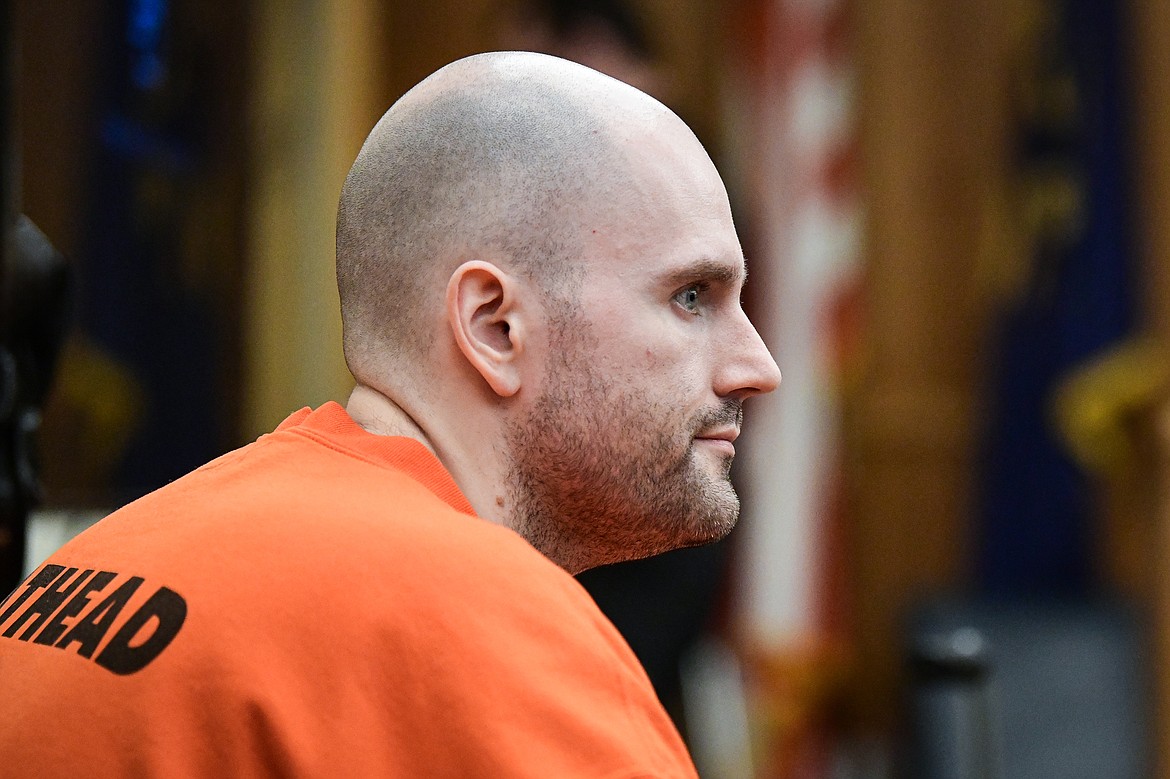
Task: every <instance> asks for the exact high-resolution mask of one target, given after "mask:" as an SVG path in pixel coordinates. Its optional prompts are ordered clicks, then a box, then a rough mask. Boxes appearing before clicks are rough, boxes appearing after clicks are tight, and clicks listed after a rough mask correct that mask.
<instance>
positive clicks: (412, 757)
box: [0, 403, 695, 779]
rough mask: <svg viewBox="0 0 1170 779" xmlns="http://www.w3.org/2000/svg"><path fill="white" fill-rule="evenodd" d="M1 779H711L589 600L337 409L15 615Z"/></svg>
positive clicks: (2, 706) (128, 523) (0, 644)
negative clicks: (698, 770) (700, 778)
mask: <svg viewBox="0 0 1170 779" xmlns="http://www.w3.org/2000/svg"><path fill="white" fill-rule="evenodd" d="M0 775H2V776H39V777H57V776H61V777H64V776H96V777H124V776H156V777H210V776H216V777H218V776H241V777H247V776H298V777H300V776H304V777H332V776H362V777H410V778H411V779H417V778H418V777H540V778H541V779H547V778H548V777H558V778H560V777H605V778H607V779H619V778H621V777H693V776H695V772H694V768H693V766H692V764H691V762H690V759H689V757H688V756H687V753H686V750H685V748H684V746H683V744H682V742H681V740H680V738H679V736H678V734H677V732H676V731H675V730H674V727H673V725H672V724H671V722H670V720H669V719H668V717H667V716H666V714H665V712H664V711H663V709H662V707H661V705H660V704H659V703H658V700H657V698H656V697H655V695H654V691H653V689H652V688H651V686H650V684H649V682H648V680H647V678H646V675H645V673H644V672H643V671H642V669H641V667H640V666H639V665H638V662H637V660H636V659H635V658H634V656H633V654H632V653H631V652H630V650H629V648H628V647H627V646H626V644H625V643H624V641H623V640H622V638H621V637H620V636H619V635H618V633H617V632H616V630H615V629H614V628H613V626H612V625H610V624H609V622H608V621H607V620H606V618H605V617H604V616H603V615H602V614H601V613H600V611H598V609H597V608H596V606H594V604H593V602H592V601H591V600H590V598H589V596H588V595H587V594H586V593H585V591H584V590H583V589H582V588H581V587H580V586H579V585H578V584H577V582H576V581H575V580H574V579H573V578H572V577H571V576H569V575H568V574H566V573H565V572H564V571H562V570H561V569H560V568H558V567H557V566H555V565H554V564H553V563H551V562H549V561H548V560H547V559H546V558H544V557H543V556H542V555H541V554H540V553H538V552H537V551H536V550H535V549H533V548H532V547H531V546H530V545H529V544H528V543H527V542H526V541H524V539H522V538H521V537H520V536H519V535H517V534H516V533H514V532H512V531H511V530H508V529H506V528H503V527H500V526H497V525H495V524H492V523H490V522H487V521H485V520H483V519H480V518H477V517H476V516H475V515H474V513H473V512H472V509H471V506H470V505H469V504H468V502H467V500H466V498H464V496H463V495H462V494H461V493H460V492H459V489H458V488H457V487H456V485H455V483H454V481H453V480H452V479H451V477H450V475H449V474H448V473H447V472H446V471H445V470H444V469H443V467H442V466H441V465H440V463H439V461H438V460H437V459H436V458H435V457H434V455H433V454H431V453H430V452H429V451H428V450H427V449H426V448H425V447H424V446H423V445H422V444H420V443H418V442H417V441H414V440H411V439H406V438H392V437H382V436H375V435H372V434H369V433H367V432H365V431H364V430H362V429H361V428H360V427H359V426H358V425H357V424H355V423H354V422H353V420H351V419H350V417H349V416H348V415H347V414H346V412H345V410H344V409H342V408H341V407H340V406H339V405H337V404H335V403H330V404H327V405H325V406H323V407H321V408H319V409H317V410H316V411H310V410H309V409H303V410H301V411H299V412H297V413H295V414H293V415H292V416H291V417H289V418H288V419H287V420H285V422H284V423H283V424H281V426H280V427H279V428H277V430H276V431H275V432H273V433H271V434H269V435H266V436H263V437H261V438H260V439H259V440H258V441H256V442H255V443H253V444H250V445H248V446H245V447H243V448H242V449H239V450H236V451H234V452H231V453H229V454H227V455H224V456H223V457H221V458H219V459H218V460H215V461H213V462H211V463H209V464H208V465H206V466H204V467H202V468H200V469H198V470H196V471H194V472H192V473H191V474H188V475H187V476H185V477H183V478H181V479H179V480H177V481H175V482H173V483H171V484H169V485H167V486H166V487H163V488H162V489H160V490H158V491H156V492H154V493H152V494H150V495H147V496H146V497H144V498H142V499H140V500H138V501H135V502H134V503H131V504H130V505H128V506H126V507H125V508H123V509H121V510H119V511H117V512H115V513H114V514H111V515H110V516H109V517H107V518H105V519H104V520H102V521H101V522H99V523H98V524H96V525H95V526H93V527H92V528H90V529H89V530H87V531H86V532H84V533H82V534H81V535H79V536H78V537H77V538H75V539H74V540H73V541H71V542H70V543H68V544H67V545H66V546H65V547H64V548H62V549H61V550H59V551H58V552H57V553H56V554H54V555H53V556H52V557H51V558H50V559H49V560H48V561H46V562H45V563H44V564H43V565H42V566H41V567H40V568H38V569H37V570H36V571H34V572H33V573H32V575H31V576H30V577H29V579H28V580H26V582H25V583H24V584H22V585H21V586H19V587H17V589H16V590H14V591H13V592H12V594H11V595H9V596H8V598H7V599H6V600H5V601H4V602H3V603H2V604H0Z"/></svg>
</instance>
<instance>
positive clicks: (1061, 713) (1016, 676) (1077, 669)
mask: <svg viewBox="0 0 1170 779" xmlns="http://www.w3.org/2000/svg"><path fill="white" fill-rule="evenodd" d="M1140 624H1141V623H1140V622H1139V620H1138V619H1137V618H1136V616H1135V615H1134V614H1133V613H1131V612H1130V611H1129V610H1128V609H1125V608H1122V607H1118V606H1113V605H1107V604H1106V605H1102V604H1074V603H1058V602H1048V603H1039V602H1019V603H1004V602H998V603H994V602H939V603H934V604H931V605H929V606H927V607H925V608H924V609H922V610H921V611H920V612H919V614H918V615H917V616H916V619H915V620H914V623H913V626H912V627H911V630H910V633H911V636H910V645H911V647H912V649H911V655H912V658H911V668H912V675H911V690H910V697H911V711H912V712H913V716H912V718H911V719H912V721H911V727H910V735H911V738H910V739H909V742H910V743H909V745H908V746H909V748H908V749H907V752H906V765H907V768H925V769H927V770H924V771H923V770H920V771H919V772H917V773H908V774H907V776H909V777H912V779H918V778H919V777H922V779H926V778H927V777H929V779H951V778H952V777H954V778H955V779H958V778H959V777H985V776H991V777H995V779H1144V777H1148V776H1150V756H1151V751H1150V750H1151V747H1152V744H1151V740H1150V718H1149V711H1150V710H1149V703H1150V702H1149V700H1148V695H1147V693H1146V690H1147V689H1148V687H1149V685H1148V684H1147V681H1148V680H1147V679H1146V678H1145V676H1144V671H1143V669H1145V668H1147V667H1148V666H1147V665H1146V658H1145V657H1144V655H1143V651H1142V643H1143V642H1142V635H1141V629H1140ZM940 639H941V640H940ZM946 761H951V762H946ZM980 771H984V772H985V773H980ZM989 771H996V772H997V773H986V772H989Z"/></svg>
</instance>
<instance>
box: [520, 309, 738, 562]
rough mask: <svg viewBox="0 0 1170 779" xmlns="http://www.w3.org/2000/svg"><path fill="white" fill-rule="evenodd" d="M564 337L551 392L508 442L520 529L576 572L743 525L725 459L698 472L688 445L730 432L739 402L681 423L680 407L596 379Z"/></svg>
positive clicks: (573, 338)
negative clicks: (703, 434) (708, 434)
mask: <svg viewBox="0 0 1170 779" xmlns="http://www.w3.org/2000/svg"><path fill="white" fill-rule="evenodd" d="M578 327H579V326H578ZM565 330H566V328H558V331H559V332H560V336H559V337H558V338H556V339H555V345H557V346H559V347H560V348H558V349H556V354H557V356H556V357H555V358H553V359H552V360H551V361H550V362H551V363H554V364H550V365H549V366H548V368H549V374H548V375H549V376H550V377H552V378H551V379H550V386H549V388H548V390H547V391H546V392H545V393H544V394H543V396H542V397H541V398H539V400H538V401H537V402H536V403H535V404H534V406H533V408H532V410H531V412H530V413H529V414H527V415H526V417H525V418H524V419H522V420H519V421H518V422H517V423H516V424H514V425H512V426H511V427H510V429H509V435H508V436H507V439H508V440H507V451H508V456H509V458H510V461H511V468H510V472H509V476H508V483H507V492H508V497H509V503H510V505H511V507H512V510H513V516H512V519H513V521H514V526H515V527H516V529H517V530H518V531H519V532H520V533H521V534H522V535H524V536H525V537H526V538H527V539H528V541H529V543H531V544H532V545H533V546H535V547H536V548H537V549H538V550H540V551H541V552H543V553H544V554H545V555H546V556H547V557H549V558H550V559H552V560H553V561H554V562H557V563H558V564H560V565H561V566H562V567H564V568H566V569H567V570H569V571H570V572H572V573H577V572H579V571H581V570H585V569H586V568H591V567H594V566H597V565H603V564H606V563H612V562H619V561H622V560H632V559H637V558H641V557H649V556H650V555H655V554H659V553H661V552H665V551H668V550H671V549H676V548H680V547H684V546H696V545H699V544H704V543H709V542H711V541H716V540H718V539H720V538H723V537H724V536H726V535H727V534H728V533H729V532H730V531H731V529H732V528H733V527H734V526H735V522H736V519H737V518H738V516H739V497H738V496H737V495H736V493H735V490H734V488H733V487H732V485H731V481H730V468H731V457H726V456H725V457H721V458H720V459H719V461H718V462H717V463H716V465H715V467H714V468H713V467H712V466H711V464H705V463H703V462H701V461H700V458H701V457H708V456H713V455H710V454H704V453H700V452H697V451H696V448H695V441H694V436H695V434H696V433H698V432H700V431H703V430H707V429H711V428H714V427H718V426H724V425H730V424H735V425H738V424H739V421H740V420H741V419H742V405H741V403H740V402H739V401H727V402H725V403H723V404H722V405H720V406H717V407H714V408H709V409H706V410H704V411H702V412H700V413H698V414H696V415H694V416H693V417H692V418H691V419H689V420H683V421H679V420H678V412H677V409H676V408H674V407H672V406H669V405H666V404H661V403H648V402H647V401H646V400H645V399H644V398H641V397H639V396H638V395H637V393H635V392H633V391H631V390H629V389H626V388H621V387H618V386H616V385H615V383H613V382H611V381H607V380H606V379H605V378H603V377H602V376H600V375H599V374H598V372H596V371H595V370H593V368H592V366H591V364H590V356H591V354H590V351H591V350H590V349H588V348H583V347H584V344H582V343H580V341H581V340H582V339H581V338H580V337H579V335H577V334H570V333H567V332H565ZM579 332H580V330H579V329H578V331H577V333H579Z"/></svg>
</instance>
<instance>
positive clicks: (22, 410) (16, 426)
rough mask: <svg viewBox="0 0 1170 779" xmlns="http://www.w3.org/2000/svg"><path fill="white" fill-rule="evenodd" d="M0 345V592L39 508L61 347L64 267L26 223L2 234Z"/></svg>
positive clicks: (19, 559)
mask: <svg viewBox="0 0 1170 779" xmlns="http://www.w3.org/2000/svg"><path fill="white" fill-rule="evenodd" d="M5 241H6V245H7V248H8V253H7V256H6V258H5V259H6V267H5V269H4V270H5V273H4V287H3V289H4V295H5V297H4V315H3V320H4V323H3V333H4V340H3V343H2V345H0V382H2V384H0V463H2V464H3V467H2V469H0V528H2V533H3V535H2V540H3V543H2V544H0V566H2V567H0V591H2V592H8V591H9V590H11V589H12V588H14V587H15V586H16V585H17V584H18V583H19V582H20V577H21V574H22V568H23V566H24V548H25V526H26V523H27V519H28V513H29V511H30V510H32V509H33V508H34V507H35V506H36V505H37V504H38V503H39V502H40V501H41V497H42V495H41V487H40V481H39V480H38V478H37V468H36V461H35V452H34V447H33V439H34V436H35V434H36V432H37V431H38V430H39V429H40V426H41V409H42V408H43V407H44V404H45V400H46V399H47V397H48V394H49V387H50V384H51V382H52V378H53V372H54V368H55V366H56V364H57V357H58V355H59V354H60V352H61V346H62V344H63V343H64V341H65V332H66V321H67V319H68V317H67V313H68V302H69V286H70V285H69V266H68V264H67V263H66V262H65V258H64V257H62V256H61V254H60V253H59V252H58V251H57V250H55V249H54V248H53V246H52V244H50V243H49V239H48V238H46V237H45V235H44V234H43V233H42V232H41V231H40V230H38V229H37V228H36V226H35V225H34V224H33V223H32V222H31V221H29V219H28V218H27V217H25V216H21V217H19V218H18V219H17V220H16V223H15V226H13V227H9V228H8V229H6V230H5Z"/></svg>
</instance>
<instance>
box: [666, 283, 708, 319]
mask: <svg viewBox="0 0 1170 779" xmlns="http://www.w3.org/2000/svg"><path fill="white" fill-rule="evenodd" d="M706 291H707V285H706V284H692V285H690V286H689V287H684V288H683V289H680V290H679V291H678V292H676V293H675V295H674V302H675V303H678V304H679V305H680V306H682V308H683V310H684V311H688V312H690V313H692V314H698V313H699V301H700V300H701V299H702V297H703V293H704V292H706Z"/></svg>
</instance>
